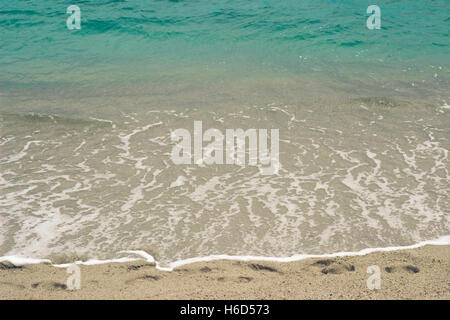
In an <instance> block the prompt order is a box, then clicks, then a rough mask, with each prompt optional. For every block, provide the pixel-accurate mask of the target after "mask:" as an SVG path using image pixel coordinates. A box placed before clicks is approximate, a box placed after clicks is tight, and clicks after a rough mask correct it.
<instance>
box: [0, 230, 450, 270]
mask: <svg viewBox="0 0 450 320" xmlns="http://www.w3.org/2000/svg"><path fill="white" fill-rule="evenodd" d="M426 245H434V246H444V245H450V235H445V236H442V237H439V238H437V239H433V240H425V241H420V242H418V243H415V244H412V245H408V246H393V247H381V248H366V249H362V250H360V251H354V252H351V251H350V252H348V251H341V252H336V253H326V254H295V255H292V256H290V257H267V256H232V255H227V254H216V255H209V256H201V257H195V258H188V259H182V260H177V261H174V262H171V263H169V264H168V267H163V266H161V264H160V263H159V262H158V261H156V260H155V259H154V258H153V256H151V255H150V254H148V253H147V252H145V251H142V250H126V251H121V252H119V253H125V254H132V255H136V256H139V258H133V257H122V258H116V259H105V260H97V259H90V260H87V261H74V262H73V263H75V264H80V265H86V266H88V265H97V264H106V263H125V262H132V261H138V260H145V261H147V262H149V263H155V267H156V269H158V270H161V271H173V270H174V269H175V268H178V267H181V266H184V265H188V264H192V263H197V262H209V261H217V260H234V261H271V262H295V261H300V260H305V259H310V258H335V257H346V256H364V255H367V254H370V253H373V252H386V251H398V250H408V249H417V248H420V247H423V246H426ZM1 262H10V263H12V264H14V265H27V264H39V263H50V264H51V265H52V266H54V267H58V268H67V267H68V266H70V265H71V264H73V263H64V264H53V263H52V262H51V260H49V259H40V258H25V257H21V256H3V257H0V263H1Z"/></svg>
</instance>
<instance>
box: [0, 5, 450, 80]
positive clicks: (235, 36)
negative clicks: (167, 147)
mask: <svg viewBox="0 0 450 320" xmlns="http://www.w3.org/2000/svg"><path fill="white" fill-rule="evenodd" d="M372 2H373V1H365V0H364V1H355V0H349V1H325V0H284V1H275V0H264V1H263V0H253V1H247V0H213V1H206V0H190V1H188V0H186V1H168V0H151V1H141V0H129V1H125V0H124V1H103V0H95V1H93V0H92V1H65V0H64V1H49V0H42V1H1V3H0V28H1V51H0V72H1V86H2V88H4V89H7V88H10V87H14V88H17V87H19V88H22V87H61V86H62V87H71V86H82V87H83V86H93V85H94V86H104V85H129V84H136V83H140V84H143V83H150V84H152V83H159V84H161V83H172V84H173V83H180V82H181V83H183V82H191V83H196V82H200V83H201V82H209V81H221V80H230V79H231V80H236V79H244V80H245V79H252V78H258V77H270V75H272V77H304V78H307V77H329V78H331V79H334V80H336V81H339V80H341V81H348V80H352V81H353V82H355V80H361V81H364V82H366V80H367V78H370V79H372V80H371V81H372V82H374V83H377V85H379V86H382V85H383V83H384V84H386V83H391V82H393V81H405V82H408V81H410V82H412V81H415V82H422V86H424V87H430V86H433V85H435V86H444V85H447V86H448V84H449V83H448V80H449V71H448V67H449V54H450V47H449V26H450V20H449V19H450V18H449V16H450V3H449V1H447V0H426V1H411V0H396V1H393V0H391V1H388V0H380V1H376V3H375V4H377V5H378V6H379V7H380V8H381V29H380V30H369V29H368V28H367V27H366V19H367V18H368V16H369V15H368V14H367V13H366V9H367V7H368V6H369V5H370V4H374V3H372ZM72 4H75V5H78V6H79V7H80V9H81V28H82V29H81V30H72V31H71V30H68V29H67V27H66V19H67V17H68V16H69V15H68V14H67V13H66V9H67V7H68V6H69V5H72ZM418 85H419V86H420V84H418ZM355 86H356V87H357V85H356V84H355Z"/></svg>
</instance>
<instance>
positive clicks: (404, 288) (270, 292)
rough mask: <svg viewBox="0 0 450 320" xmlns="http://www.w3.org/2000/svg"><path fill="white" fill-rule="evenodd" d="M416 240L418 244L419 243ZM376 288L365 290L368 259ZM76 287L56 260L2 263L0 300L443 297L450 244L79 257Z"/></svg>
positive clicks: (449, 293) (448, 284) (448, 288)
mask: <svg viewBox="0 0 450 320" xmlns="http://www.w3.org/2000/svg"><path fill="white" fill-rule="evenodd" d="M415 246H418V245H417V244H416V245H415ZM374 265H375V266H378V268H379V270H380V273H379V274H380V281H381V282H380V283H381V286H380V289H373V290H371V289H369V288H368V286H367V281H368V279H369V277H371V274H370V273H368V272H367V271H368V268H369V267H370V266H374ZM78 266H79V268H80V274H81V282H80V285H81V288H80V290H73V291H71V290H68V288H67V285H66V284H67V279H68V277H70V276H71V275H70V274H68V273H67V270H66V268H64V267H63V266H62V265H59V266H53V265H51V264H50V263H38V264H26V265H22V266H19V265H14V264H13V263H11V262H6V261H5V260H3V262H0V299H258V300H259V299H445V300H450V245H449V244H442V243H441V244H440V245H432V244H424V245H422V246H419V247H415V248H402V249H398V250H383V251H374V252H370V253H361V254H359V255H347V256H334V257H331V256H329V257H316V258H312V257H308V258H304V259H301V260H297V261H291V262H287V261H286V262H275V261H268V260H262V259H256V260H254V259H249V260H245V261H244V260H236V259H234V260H231V259H227V260H224V259H222V260H210V261H196V262H192V263H190V264H183V265H179V266H176V267H175V268H174V269H173V271H172V272H166V271H164V270H161V269H158V268H157V264H156V263H155V262H151V260H149V259H139V260H133V261H127V262H105V263H101V264H87V263H84V264H78Z"/></svg>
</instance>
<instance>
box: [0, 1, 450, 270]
mask: <svg viewBox="0 0 450 320" xmlns="http://www.w3.org/2000/svg"><path fill="white" fill-rule="evenodd" d="M73 2H75V3H73ZM71 4H77V5H78V6H79V7H80V8H81V17H82V21H81V27H82V28H81V30H73V31H71V30H68V29H67V27H66V19H67V17H68V14H66V9H67V7H68V6H69V5H71ZM370 4H374V3H373V2H372V1H370V2H369V1H356V0H347V1H323V0H305V1H302V0H297V1H293V0H283V1H281V0H266V1H261V0H253V1H244V0H240V1H238V0H229V1H226V0H223V1H218V0H212V1H211V0H210V1H208V0H202V1H200V0H186V1H162V0H161V1H156V0H152V1H143V0H130V1H125V0H123V1H101V0H91V1H65V0H64V1H48V0H40V1H6V0H0V39H1V41H0V94H1V96H0V230H1V232H0V256H9V255H18V256H24V257H36V258H43V257H51V258H52V259H54V261H55V262H68V261H70V260H73V259H77V258H82V259H89V258H102V259H103V258H115V257H117V256H119V255H120V254H119V252H120V251H121V250H144V251H146V252H148V253H151V254H152V255H155V256H156V258H157V259H158V261H160V262H162V263H164V264H168V263H170V262H173V261H175V260H179V259H186V258H192V257H198V256H207V255H212V254H232V255H259V256H272V257H274V256H277V257H280V256H290V255H293V254H297V253H314V254H321V253H330V252H338V251H356V250H361V249H363V248H367V247H386V246H398V245H408V244H412V243H417V242H420V241H423V240H429V239H435V238H438V237H441V236H446V235H447V236H448V235H449V231H450V217H449V212H450V198H449V196H448V195H449V194H450V185H449V181H450V162H449V149H450V143H449V141H450V130H449V123H450V107H449V87H450V86H449V84H450V74H449V67H450V59H449V57H450V51H449V48H450V47H449V26H450V20H449V16H450V1H448V0H435V1H430V0H427V1H412V0H410V1H405V0H396V1H394V0H391V1H387V0H379V1H378V0H377V1H376V3H375V4H377V5H378V6H380V8H381V29H380V30H368V29H367V27H366V19H367V17H368V15H367V14H366V8H367V6H368V5H370ZM30 113H31V114H30ZM199 120H200V121H203V123H204V127H205V129H207V128H218V129H220V130H221V131H222V132H225V130H226V129H228V128H229V129H237V128H243V129H248V128H267V129H270V128H277V129H279V130H280V163H281V168H280V171H279V173H278V175H275V176H262V175H260V174H259V170H258V169H257V168H255V167H251V166H246V167H243V168H242V167H239V166H234V165H211V166H199V165H195V164H192V165H175V164H174V163H173V162H172V161H171V160H170V156H169V155H170V154H171V150H172V147H173V145H174V143H173V142H172V141H171V132H172V131H173V130H175V129H177V128H186V129H188V130H192V126H193V122H194V121H199ZM447 239H448V237H447Z"/></svg>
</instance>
